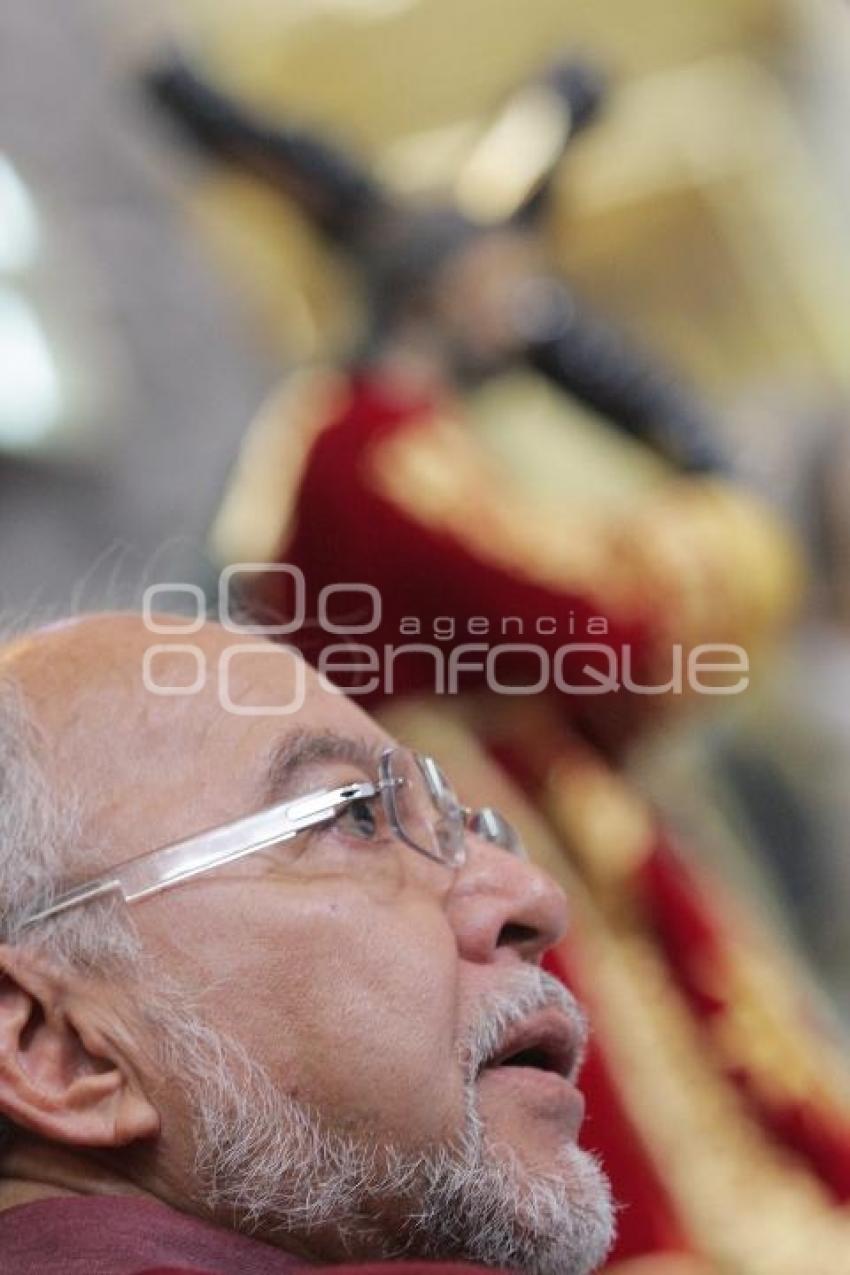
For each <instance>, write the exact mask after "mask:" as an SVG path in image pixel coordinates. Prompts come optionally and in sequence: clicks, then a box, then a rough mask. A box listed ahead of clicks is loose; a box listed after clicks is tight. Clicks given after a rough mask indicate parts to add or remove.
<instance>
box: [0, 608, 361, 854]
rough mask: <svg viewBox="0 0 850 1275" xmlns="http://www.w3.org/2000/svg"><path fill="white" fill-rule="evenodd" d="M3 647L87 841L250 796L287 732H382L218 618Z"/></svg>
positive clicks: (92, 625) (224, 808)
mask: <svg viewBox="0 0 850 1275" xmlns="http://www.w3.org/2000/svg"><path fill="white" fill-rule="evenodd" d="M4 654H5V663H6V664H7V666H8V667H9V669H10V671H12V672H13V673H14V675H15V677H16V680H17V681H18V682H19V684H20V685H21V687H22V689H23V691H24V695H25V698H26V700H27V702H28V705H29V706H30V707H31V709H32V712H33V716H34V718H35V721H36V724H37V726H38V729H39V733H40V738H41V739H42V741H43V744H44V754H45V764H46V769H47V771H48V775H49V776H50V777H51V778H52V779H54V780H55V781H56V782H57V785H58V786H60V787H62V788H65V787H68V786H70V787H72V788H73V790H74V792H75V795H78V796H79V798H80V800H81V804H82V806H83V809H84V811H85V812H86V818H87V821H88V823H89V825H90V828H89V831H90V833H91V834H92V835H93V836H94V837H96V839H97V841H98V842H99V843H101V844H103V842H104V841H105V840H107V841H109V842H110V843H111V842H112V841H113V840H114V839H115V838H116V837H119V838H120V843H121V847H122V857H123V856H124V855H125V854H130V853H134V852H135V851H136V850H143V849H145V848H146V847H148V846H151V845H152V844H161V843H162V842H164V841H166V840H168V839H170V838H173V837H179V836H183V835H186V834H188V833H190V832H192V831H194V830H197V829H199V828H203V827H205V826H210V825H211V824H213V823H216V822H219V821H225V820H227V819H230V818H235V817H238V816H239V815H241V814H244V813H247V812H248V811H250V810H253V809H256V808H258V806H259V805H262V804H263V800H264V793H265V790H266V787H267V781H268V772H269V766H270V765H271V764H272V763H273V759H274V757H275V756H276V755H280V753H281V750H283V751H284V752H285V751H286V744H287V740H290V739H292V738H294V737H296V736H299V735H300V736H304V735H316V736H321V735H323V734H328V735H333V736H337V737H339V738H353V739H356V740H360V741H364V742H365V744H366V746H367V748H368V747H369V746H371V745H374V746H375V747H377V746H379V744H380V743H381V742H382V740H383V733H382V732H381V731H380V730H379V728H378V727H377V726H376V725H375V724H374V723H373V722H372V721H371V719H370V718H368V717H367V716H366V715H365V714H364V713H362V712H360V710H359V709H358V708H357V707H356V706H355V705H354V704H353V703H352V702H351V701H350V700H348V699H346V698H345V697H344V696H342V695H340V694H338V693H336V692H334V691H332V690H331V689H330V688H327V687H326V686H324V685H323V684H322V683H320V681H319V679H318V677H317V676H316V674H315V672H314V671H313V670H312V669H311V668H310V667H309V666H308V665H306V664H305V663H304V662H303V660H302V659H301V658H300V656H299V655H297V653H295V652H294V651H291V650H289V649H287V648H284V647H279V646H275V645H273V644H271V643H269V642H266V641H260V640H258V639H256V638H252V637H241V636H238V635H234V634H231V633H228V632H226V631H225V630H223V629H222V628H220V627H219V626H218V625H213V624H210V625H205V626H204V627H203V629H201V630H199V631H198V632H195V633H192V634H187V635H182V636H181V635H176V636H175V635H169V634H164V633H151V632H150V631H149V630H147V629H146V628H145V627H144V625H142V623H141V621H140V620H139V618H138V617H135V616H133V617H129V616H128V617H115V616H110V617H91V618H90V619H88V620H86V621H84V622H81V623H77V624H75V625H70V626H64V627H56V626H51V627H50V629H48V630H41V631H38V632H37V633H34V634H32V635H30V636H29V638H26V639H22V640H19V641H18V642H16V643H15V645H14V648H9V649H8V650H7V651H6V652H5V653H4ZM3 663H4V659H3V657H0V667H2V664H3Z"/></svg>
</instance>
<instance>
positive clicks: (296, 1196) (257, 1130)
mask: <svg viewBox="0 0 850 1275" xmlns="http://www.w3.org/2000/svg"><path fill="white" fill-rule="evenodd" d="M553 1003H556V1004H558V1005H559V1006H560V1007H561V1008H564V1009H567V1010H568V1012H570V1013H571V1014H572V1015H573V1016H574V1017H575V1018H576V1019H578V1017H579V1015H580V1011H578V1009H577V1007H576V1006H575V1002H574V1001H573V999H572V997H570V996H569V993H567V992H566V991H565V989H564V988H563V987H562V986H561V985H560V984H559V983H558V982H557V981H556V980H555V979H553V978H551V977H550V976H549V975H546V974H543V973H541V972H540V971H539V970H536V969H527V970H525V971H523V972H522V973H521V975H520V976H518V980H517V981H516V983H515V985H514V989H513V990H511V991H510V993H509V994H508V995H507V996H505V995H502V996H501V997H500V999H499V1001H498V1002H493V1001H491V1002H490V1003H489V1004H488V1005H487V1006H485V1007H483V1010H482V1014H481V1017H480V1019H479V1021H478V1023H477V1024H476V1025H475V1027H474V1028H473V1030H472V1031H471V1033H470V1036H469V1038H468V1040H467V1041H466V1042H464V1048H463V1055H462V1062H463V1065H464V1068H465V1072H466V1077H467V1079H466V1086H465V1115H464V1122H463V1128H462V1130H461V1132H460V1133H459V1135H458V1136H456V1137H455V1138H453V1139H451V1140H450V1141H446V1142H445V1143H442V1144H436V1145H430V1146H427V1147H425V1148H423V1149H422V1150H420V1151H417V1152H410V1151H406V1150H402V1149H400V1148H398V1147H389V1148H387V1147H386V1146H383V1145H378V1143H377V1142H374V1141H370V1140H368V1138H367V1136H366V1135H365V1134H363V1135H356V1136H355V1135H353V1134H351V1133H348V1132H342V1131H340V1130H338V1129H334V1128H330V1127H328V1126H327V1124H326V1122H324V1121H323V1120H322V1118H321V1116H320V1114H319V1113H317V1112H316V1111H314V1110H313V1109H311V1108H310V1107H308V1106H307V1105H305V1104H303V1103H301V1102H299V1101H296V1100H295V1099H293V1098H291V1097H289V1096H288V1095H286V1094H282V1093H281V1092H280V1090H279V1089H278V1088H277V1087H276V1086H275V1085H274V1083H273V1082H272V1080H271V1079H270V1077H269V1076H268V1075H267V1074H266V1073H265V1071H264V1070H263V1069H262V1068H260V1067H258V1066H257V1065H256V1064H255V1063H253V1062H252V1061H251V1060H250V1059H249V1058H248V1057H247V1056H246V1055H245V1053H244V1051H243V1050H242V1049H241V1047H240V1046H238V1045H237V1044H235V1043H234V1042H232V1041H229V1040H227V1039H225V1038H224V1037H222V1036H221V1035H220V1034H219V1033H217V1032H215V1031H213V1030H212V1029H210V1028H209V1027H207V1026H206V1025H204V1024H203V1023H202V1022H201V1021H200V1020H199V1019H198V1018H197V1017H195V1016H190V1015H187V1014H186V1013H185V1010H184V1012H181V1013H174V1012H173V1011H172V1012H168V1013H166V1015H165V1016H164V1017H163V1016H162V1015H160V1016H158V1019H159V1021H158V1026H159V1028H160V1032H161V1035H160V1040H161V1041H162V1042H163V1043H164V1044H165V1047H166V1051H167V1055H168V1057H167V1059H164V1061H166V1062H167V1064H168V1065H169V1067H170V1068H174V1070H170V1074H172V1075H174V1074H181V1073H182V1075H183V1077H184V1079H185V1081H186V1084H187V1091H188V1092H189V1093H190V1094H191V1095H192V1105H193V1116H194V1145H195V1166H194V1179H195V1182H196V1184H197V1199H196V1201H195V1202H196V1203H197V1204H198V1205H200V1206H201V1207H202V1208H204V1210H206V1211H208V1212H209V1213H210V1214H211V1215H213V1216H215V1217H217V1218H219V1219H224V1220H226V1221H228V1223H229V1224H231V1225H233V1226H234V1227H236V1228H237V1229H239V1230H242V1231H245V1232H253V1233H256V1234H258V1235H261V1236H262V1237H263V1238H265V1239H267V1240H269V1241H270V1242H273V1243H276V1244H279V1245H280V1246H281V1247H283V1248H285V1247H286V1246H287V1244H290V1245H293V1246H294V1247H296V1248H298V1249H300V1250H303V1251H307V1252H310V1253H312V1254H314V1255H317V1256H319V1257H322V1256H323V1249H326V1248H327V1246H328V1245H329V1244H330V1246H331V1247H332V1248H333V1249H334V1260H357V1259H361V1260H362V1259H380V1260H387V1259H390V1258H396V1259H397V1258H414V1257H416V1258H431V1259H441V1260H458V1261H468V1262H477V1263H480V1264H482V1265H484V1266H493V1267H501V1268H505V1269H508V1270H515V1271H521V1272H524V1273H525V1275H589V1273H590V1272H591V1271H594V1270H596V1269H597V1267H598V1266H599V1265H600V1264H601V1262H602V1261H603V1259H604V1257H605V1255H606V1253H607V1252H608V1249H609V1248H610V1244H611V1240H612V1237H613V1229H614V1227H613V1206H612V1202H611V1196H610V1190H609V1187H608V1182H607V1179H606V1178H605V1175H604V1174H603V1173H602V1171H601V1169H600V1167H599V1165H598V1163H597V1162H596V1160H595V1159H594V1157H593V1156H592V1155H590V1154H589V1153H588V1152H586V1151H583V1150H582V1149H580V1148H579V1147H577V1146H575V1145H574V1144H573V1143H567V1142H565V1144H564V1147H563V1149H562V1152H561V1154H560V1157H559V1159H560V1164H559V1166H558V1170H557V1171H556V1172H553V1173H548V1174H545V1173H541V1172H533V1171H531V1170H530V1169H528V1168H527V1167H526V1166H525V1165H523V1163H522V1162H521V1161H520V1159H519V1157H518V1156H517V1155H516V1154H515V1153H514V1152H513V1151H512V1150H511V1148H509V1147H507V1146H505V1145H498V1146H496V1145H494V1144H493V1143H491V1142H490V1141H489V1140H488V1137H487V1134H486V1130H485V1128H484V1126H483V1124H482V1121H481V1118H480V1116H479V1113H478V1110H477V1095H476V1088H475V1081H474V1077H475V1075H476V1074H477V1070H478V1067H479V1065H480V1063H481V1061H483V1059H484V1058H486V1057H487V1056H488V1055H489V1053H490V1051H491V1049H492V1047H493V1044H494V1043H495V1041H496V1040H498V1039H499V1038H500V1036H501V1033H502V1032H503V1031H504V1029H505V1028H506V1027H507V1026H509V1025H510V1024H511V1022H512V1021H517V1020H519V1019H521V1018H522V1017H524V1016H525V1015H526V1014H527V1013H529V1012H530V1011H531V1010H533V1009H536V1008H540V1007H542V1006H543V1005H549V1004H553ZM329 1237H332V1241H331V1240H330V1238H329Z"/></svg>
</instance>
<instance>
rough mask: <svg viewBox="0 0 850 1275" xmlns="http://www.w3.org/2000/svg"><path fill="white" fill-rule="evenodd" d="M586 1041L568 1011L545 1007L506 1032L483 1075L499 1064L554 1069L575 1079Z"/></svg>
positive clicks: (548, 1070) (559, 1074) (566, 1078)
mask: <svg viewBox="0 0 850 1275" xmlns="http://www.w3.org/2000/svg"><path fill="white" fill-rule="evenodd" d="M583 1044H584V1042H583V1038H582V1035H581V1034H580V1032H579V1031H578V1030H577V1028H576V1026H575V1025H574V1024H573V1023H572V1022H571V1021H570V1019H569V1018H568V1017H567V1016H566V1015H565V1014H563V1013H562V1012H561V1011H560V1010H556V1009H546V1010H541V1011H540V1012H539V1013H536V1014H532V1015H530V1016H529V1017H528V1018H526V1019H524V1020H523V1021H522V1022H521V1023H517V1024H516V1025H515V1026H514V1027H512V1028H510V1029H509V1030H508V1031H507V1032H506V1033H505V1036H504V1038H503V1039H502V1041H501V1042H500V1043H499V1045H498V1047H497V1048H496V1049H495V1050H494V1052H493V1053H492V1055H491V1056H490V1057H489V1058H488V1059H487V1060H486V1061H485V1062H484V1063H483V1065H482V1067H481V1069H480V1071H479V1075H480V1074H481V1072H483V1071H493V1070H494V1069H496V1068H499V1067H528V1068H533V1069H534V1070H536V1071H544V1072H553V1073H554V1074H555V1075H558V1076H562V1077H563V1078H564V1079H565V1080H569V1081H570V1082H571V1083H574V1082H575V1080H576V1078H577V1075H578V1070H579V1067H580V1065H581V1058H582V1053H583Z"/></svg>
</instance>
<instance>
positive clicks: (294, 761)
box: [265, 730, 387, 802]
mask: <svg viewBox="0 0 850 1275" xmlns="http://www.w3.org/2000/svg"><path fill="white" fill-rule="evenodd" d="M386 746H387V745H386V744H385V743H384V741H383V740H378V741H377V742H375V741H373V742H371V743H369V742H367V741H366V740H365V739H360V738H357V737H356V736H353V735H337V734H335V733H334V732H333V731H315V732H314V731H304V730H299V731H294V732H293V733H292V734H290V735H286V736H285V737H284V738H283V739H282V740H280V741H279V742H278V743H277V744H276V745H275V746H274V748H273V749H272V751H271V754H270V756H269V764H268V770H267V774H266V793H265V799H266V801H267V802H272V801H280V800H282V799H283V798H284V797H285V796H286V795H287V792H288V791H289V790H290V789H291V785H292V782H293V780H294V779H295V776H296V775H297V774H298V772H299V771H300V770H303V769H304V767H305V766H311V765H313V764H315V763H317V762H319V763H321V762H345V763H347V764H349V765H351V766H356V767H357V768H358V769H359V770H362V771H364V772H365V773H366V774H367V775H374V774H375V773H376V771H377V769H378V761H379V759H380V756H381V753H382V752H383V751H384V749H385V748H386Z"/></svg>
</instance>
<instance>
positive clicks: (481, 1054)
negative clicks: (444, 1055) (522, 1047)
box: [460, 966, 589, 1081]
mask: <svg viewBox="0 0 850 1275" xmlns="http://www.w3.org/2000/svg"><path fill="white" fill-rule="evenodd" d="M550 1008H555V1009H558V1010H560V1012H561V1013H562V1014H563V1015H564V1017H565V1018H567V1019H569V1021H570V1025H571V1027H572V1030H573V1032H574V1034H575V1038H576V1041H577V1045H578V1054H579V1062H581V1060H582V1059H583V1058H584V1055H585V1052H586V1050H587V1040H588V1035H589V1028H588V1022H587V1015H586V1014H585V1012H584V1010H583V1009H582V1008H581V1006H580V1005H579V1003H578V1001H577V1000H576V999H575V997H574V996H573V995H572V993H571V992H569V991H568V990H567V988H566V987H564V985H563V983H561V982H560V981H559V980H558V979H557V978H555V976H554V975H553V974H548V973H547V972H546V971H545V970H541V969H537V968H536V967H535V966H529V967H527V968H526V969H522V970H515V971H514V972H513V973H512V974H511V976H510V978H509V979H507V980H506V981H505V984H504V986H503V987H501V988H500V989H499V991H498V992H493V993H491V994H490V995H488V996H487V997H485V998H484V999H483V1000H482V1001H481V1002H480V1003H479V1006H478V1011H477V1013H476V1017H475V1020H474V1021H473V1023H472V1024H471V1026H470V1028H469V1031H468V1032H467V1034H466V1036H465V1037H464V1039H463V1040H462V1042H461V1050H460V1054H461V1063H462V1065H463V1067H464V1071H465V1074H466V1076H467V1079H468V1080H470V1081H471V1080H474V1079H475V1077H476V1076H477V1075H478V1073H479V1071H480V1070H481V1068H482V1067H483V1066H484V1064H485V1063H486V1062H488V1061H489V1059H490V1058H492V1057H493V1055H494V1054H495V1053H496V1052H497V1051H498V1049H499V1047H500V1046H501V1044H502V1042H503V1041H504V1039H505V1037H506V1036H507V1034H508V1032H509V1031H511V1030H512V1028H514V1027H515V1026H516V1025H517V1024H518V1023H521V1022H522V1021H523V1020H524V1019H526V1018H527V1017H528V1016H529V1015H530V1014H533V1013H536V1012H537V1011H539V1010H542V1009H550Z"/></svg>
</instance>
